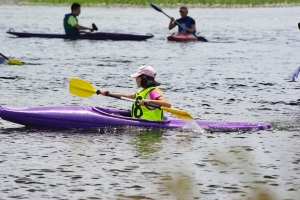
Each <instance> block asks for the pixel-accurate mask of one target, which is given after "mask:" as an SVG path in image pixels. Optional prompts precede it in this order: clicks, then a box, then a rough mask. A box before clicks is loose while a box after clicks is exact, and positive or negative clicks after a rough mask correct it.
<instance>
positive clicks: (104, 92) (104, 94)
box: [101, 90, 109, 96]
mask: <svg viewBox="0 0 300 200" xmlns="http://www.w3.org/2000/svg"><path fill="white" fill-rule="evenodd" d="M101 94H102V95H103V96H106V95H107V94H109V91H108V90H102V91H101Z"/></svg>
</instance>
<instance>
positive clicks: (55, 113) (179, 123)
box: [0, 106, 271, 131]
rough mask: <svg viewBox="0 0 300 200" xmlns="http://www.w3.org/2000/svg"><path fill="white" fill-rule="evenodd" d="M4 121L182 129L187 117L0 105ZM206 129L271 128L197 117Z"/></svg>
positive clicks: (72, 107) (111, 110)
mask: <svg viewBox="0 0 300 200" xmlns="http://www.w3.org/2000/svg"><path fill="white" fill-rule="evenodd" d="M0 117H1V118H2V119H4V120H7V121H10V122H13V123H17V124H21V125H24V126H31V127H50V128H51V127H55V128H91V127H99V128H101V127H121V126H135V127H146V128H165V129H174V128H182V127H183V126H184V125H185V124H186V121H185V120H181V119H177V118H169V117H165V120H164V121H152V120H140V119H135V118H131V117H130V112H129V111H125V110H116V109H107V108H101V107H89V106H41V107H34V108H9V107H4V106H1V107H0ZM195 122H196V123H197V124H198V125H199V126H200V127H203V128H209V129H212V130H219V131H236V130H264V129H268V128H271V125H270V124H269V123H262V122H217V121H206V120H195Z"/></svg>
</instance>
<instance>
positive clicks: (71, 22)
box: [64, 3, 94, 34]
mask: <svg viewBox="0 0 300 200" xmlns="http://www.w3.org/2000/svg"><path fill="white" fill-rule="evenodd" d="M80 7H81V6H80V5H79V4H78V3H73V4H72V6H71V11H72V12H71V13H69V14H66V15H65V18H64V29H65V32H66V34H80V33H82V32H83V33H89V32H84V31H80V30H89V31H91V32H93V31H94V29H92V28H87V27H84V26H80V25H79V24H78V19H77V16H78V15H79V14H80V11H81V9H80Z"/></svg>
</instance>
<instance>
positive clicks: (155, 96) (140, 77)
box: [101, 65, 171, 120]
mask: <svg viewBox="0 0 300 200" xmlns="http://www.w3.org/2000/svg"><path fill="white" fill-rule="evenodd" d="M155 76H156V73H155V71H154V69H153V68H152V67H150V66H147V65H145V66H141V67H140V68H139V69H138V70H137V72H136V73H134V74H132V75H131V77H132V78H134V79H135V80H136V84H137V86H138V87H140V88H141V89H139V90H138V91H137V92H136V93H133V94H123V93H112V94H114V95H117V96H122V97H126V98H130V99H135V100H136V101H135V102H134V103H133V105H132V108H131V116H132V117H133V118H139V119H147V120H163V110H161V109H159V108H153V107H149V106H146V105H145V103H151V104H155V105H159V106H164V107H168V108H170V107H171V103H170V102H169V101H168V100H167V99H165V98H164V97H163V96H162V92H161V91H160V90H159V89H158V88H157V86H159V85H160V83H159V82H157V81H155ZM108 93H110V92H109V91H108V90H102V91H101V94H102V95H104V96H105V95H106V94H108Z"/></svg>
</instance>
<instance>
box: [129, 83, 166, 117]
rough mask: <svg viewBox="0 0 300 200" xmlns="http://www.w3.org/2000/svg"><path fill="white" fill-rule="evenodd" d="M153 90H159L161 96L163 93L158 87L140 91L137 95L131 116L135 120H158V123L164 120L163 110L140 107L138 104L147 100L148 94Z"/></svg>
mask: <svg viewBox="0 0 300 200" xmlns="http://www.w3.org/2000/svg"><path fill="white" fill-rule="evenodd" d="M151 90H157V91H158V92H159V93H160V94H162V92H161V91H160V90H159V89H158V88H156V87H149V88H147V89H145V90H143V89H141V90H138V91H137V92H136V94H135V100H136V102H134V103H133V104H132V108H131V116H132V117H133V118H139V119H147V120H158V121H159V120H163V110H161V109H160V108H153V107H148V106H140V105H139V103H138V101H140V100H142V99H145V98H146V96H147V94H148V93H149V92H150V91H151Z"/></svg>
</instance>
